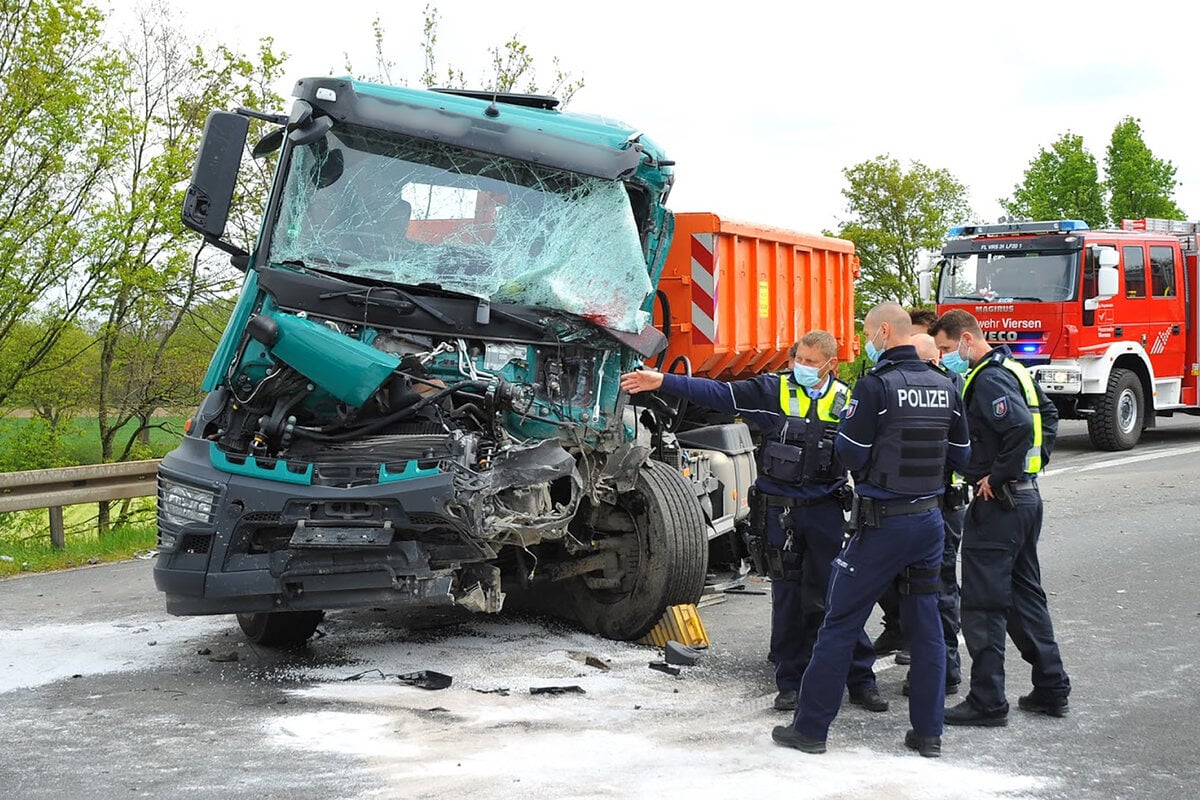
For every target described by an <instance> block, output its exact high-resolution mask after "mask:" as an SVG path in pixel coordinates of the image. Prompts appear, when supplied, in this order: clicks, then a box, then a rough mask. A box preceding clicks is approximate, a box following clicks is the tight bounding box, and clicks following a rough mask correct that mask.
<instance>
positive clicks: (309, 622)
mask: <svg viewBox="0 0 1200 800" xmlns="http://www.w3.org/2000/svg"><path fill="white" fill-rule="evenodd" d="M324 618H325V612H324V611H276V612H274V613H270V614H238V615H237V621H238V625H240V626H241V628H242V633H244V634H246V638H247V639H249V640H250V641H252V642H254V643H255V644H261V645H262V646H264V647H297V646H299V645H302V644H304V643H305V642H307V641H308V639H309V637H310V636H312V635H313V634H314V633H315V632H316V630H317V626H318V625H320V624H321V620H323V619H324Z"/></svg>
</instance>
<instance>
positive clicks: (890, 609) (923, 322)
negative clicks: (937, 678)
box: [874, 308, 958, 691]
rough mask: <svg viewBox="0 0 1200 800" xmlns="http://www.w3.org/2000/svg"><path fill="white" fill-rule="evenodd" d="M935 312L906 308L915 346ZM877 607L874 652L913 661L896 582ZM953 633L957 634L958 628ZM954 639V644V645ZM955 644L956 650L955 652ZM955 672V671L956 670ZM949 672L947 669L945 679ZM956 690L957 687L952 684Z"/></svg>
mask: <svg viewBox="0 0 1200 800" xmlns="http://www.w3.org/2000/svg"><path fill="white" fill-rule="evenodd" d="M937 318H938V316H937V312H936V311H934V310H932V309H929V308H910V309H909V310H908V319H909V321H910V322H912V330H913V333H912V335H913V341H912V344H913V346H914V347H917V341H918V337H921V336H928V335H929V329H930V327H932V325H933V323H935V322H937ZM928 344H929V345H930V346H931V347H933V353H934V355H933V356H932V359H933V360H934V361H936V360H937V347H936V345H934V344H933V338H932V337H930V338H929V341H928ZM917 355H919V356H921V359H922V360H924V361H929V360H930V357H929V356H927V355H923V354H922V353H921V347H917ZM879 609H880V610H881V611H882V612H883V631H881V632H880V634H879V636H878V637H876V639H875V642H874V647H875V655H876V656H886V655H888V654H889V653H896V663H897V664H909V663H911V662H912V657H911V655H910V654H909V652H908V638H907V637H906V636H905V635H904V630H903V629H902V627H901V626H900V593H899V592H898V591H896V587H895V585H892V586H889V587H888V588H887V589H886V590H885V591H884V593H883V594H882V595H881V596H880V598H879ZM955 635H956V636H957V629H956V633H955ZM957 644H958V642H957V640H956V641H955V645H957ZM957 652H958V651H957V647H956V649H955V653H956V654H957ZM955 674H957V673H955ZM949 675H950V673H949V672H947V679H948V678H949ZM955 691H957V687H955Z"/></svg>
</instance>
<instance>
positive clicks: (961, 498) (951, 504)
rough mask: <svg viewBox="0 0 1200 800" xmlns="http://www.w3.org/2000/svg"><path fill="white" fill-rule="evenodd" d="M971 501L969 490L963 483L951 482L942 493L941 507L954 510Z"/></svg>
mask: <svg viewBox="0 0 1200 800" xmlns="http://www.w3.org/2000/svg"><path fill="white" fill-rule="evenodd" d="M970 501H971V490H970V488H969V487H968V486H967V485H966V484H965V483H952V484H950V485H949V486H947V487H946V492H945V493H944V494H943V495H942V508H944V509H946V510H947V511H954V510H955V509H959V508H962V507H963V506H965V505H966V504H967V503H969V502H970Z"/></svg>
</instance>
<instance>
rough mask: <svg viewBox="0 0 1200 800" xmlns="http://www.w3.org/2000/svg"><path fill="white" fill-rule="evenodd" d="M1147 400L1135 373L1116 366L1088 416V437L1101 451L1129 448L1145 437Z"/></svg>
mask: <svg viewBox="0 0 1200 800" xmlns="http://www.w3.org/2000/svg"><path fill="white" fill-rule="evenodd" d="M1145 421H1146V401H1145V397H1144V396H1143V394H1142V382H1141V381H1140V380H1138V376H1137V374H1136V373H1134V372H1132V371H1131V370H1127V369H1114V370H1113V371H1112V372H1111V373H1110V374H1109V376H1108V388H1107V389H1106V390H1105V392H1104V396H1103V397H1102V398H1100V402H1099V403H1097V404H1096V413H1095V414H1093V415H1091V416H1090V417H1088V436H1089V437H1090V438H1091V440H1092V444H1093V445H1094V446H1095V447H1097V448H1098V449H1100V450H1128V449H1130V448H1131V447H1133V446H1134V445H1135V444H1137V443H1138V439H1140V438H1142V426H1143V425H1144V424H1145Z"/></svg>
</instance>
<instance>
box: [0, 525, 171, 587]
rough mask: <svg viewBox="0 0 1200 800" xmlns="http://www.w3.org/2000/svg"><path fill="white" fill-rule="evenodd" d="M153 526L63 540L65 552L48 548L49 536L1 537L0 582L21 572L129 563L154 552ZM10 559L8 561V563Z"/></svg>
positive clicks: (121, 528)
mask: <svg viewBox="0 0 1200 800" xmlns="http://www.w3.org/2000/svg"><path fill="white" fill-rule="evenodd" d="M154 537H155V527H154V524H153V523H151V524H148V525H145V524H141V525H124V526H121V527H114V528H113V529H112V530H110V531H109V532H108V534H107V535H105V536H104V537H103V538H101V537H98V536H96V535H95V534H92V535H91V536H85V535H78V534H77V535H75V536H70V535H68V536H67V537H66V544H67V547H66V549H65V550H55V549H54V548H53V547H51V546H50V533H49V531H47V532H46V535H45V536H44V537H39V538H35V539H33V538H31V539H16V538H11V537H5V536H4V535H3V534H2V533H0V578H7V577H10V576H12V575H19V574H21V573H24V572H50V571H52V570H57V569H68V568H70V567H81V566H84V565H85V564H101V563H106V562H113V561H128V560H129V559H131V558H135V557H137V556H139V555H141V556H145V555H146V554H148V553H150V552H152V551H153V550H154V541H155V540H154ZM10 558H11V559H12V560H11V561H9V560H8V559H10Z"/></svg>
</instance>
